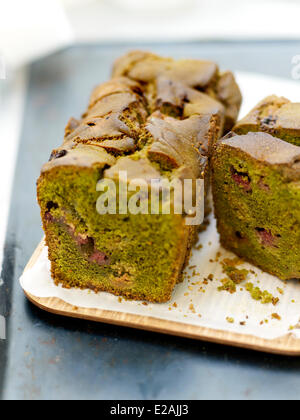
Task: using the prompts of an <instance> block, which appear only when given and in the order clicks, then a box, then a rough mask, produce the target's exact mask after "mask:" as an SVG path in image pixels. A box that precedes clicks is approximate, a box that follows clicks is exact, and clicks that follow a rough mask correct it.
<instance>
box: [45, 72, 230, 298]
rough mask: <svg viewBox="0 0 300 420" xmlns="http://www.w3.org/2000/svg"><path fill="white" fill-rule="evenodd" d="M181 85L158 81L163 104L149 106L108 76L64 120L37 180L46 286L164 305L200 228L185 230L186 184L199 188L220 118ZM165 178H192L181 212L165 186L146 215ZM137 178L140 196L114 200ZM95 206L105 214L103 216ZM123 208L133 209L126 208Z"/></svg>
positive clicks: (132, 86) (143, 86)
mask: <svg viewBox="0 0 300 420" xmlns="http://www.w3.org/2000/svg"><path fill="white" fill-rule="evenodd" d="M210 67H212V70H213V73H215V67H214V66H213V65H210ZM201 69H202V64H199V68H198V71H200V70H201ZM194 75H195V77H196V70H195V71H194ZM200 76H201V75H199V77H200ZM170 77H171V76H170ZM201 77H203V75H202V76H201ZM201 77H200V78H201ZM186 83H187V80H185V79H184V78H183V79H181V78H180V77H179V74H178V75H177V76H176V80H174V81H173V79H169V82H168V83H166V82H165V81H164V82H162V86H161V97H162V98H167V97H168V98H170V100H169V101H168V100H166V101H165V100H164V99H160V100H156V99H155V98H156V92H155V91H154V90H153V85H152V84H151V83H150V82H149V83H147V82H143V83H140V82H139V81H137V80H134V78H128V77H123V76H120V77H116V78H113V79H112V80H111V81H109V82H107V83H105V84H103V85H101V86H98V87H97V88H96V89H95V90H94V92H93V94H92V96H91V100H90V103H89V107H88V109H87V111H86V112H85V113H84V115H83V117H82V119H80V120H76V119H71V120H70V121H69V123H68V125H67V127H66V133H65V139H64V142H63V145H62V146H61V147H59V148H57V149H55V150H54V151H53V153H52V154H51V158H50V161H49V162H48V163H46V164H45V165H44V167H43V169H42V173H41V176H40V178H39V180H38V201H39V204H40V207H41V216H42V220H43V227H44V230H45V234H46V244H47V246H48V250H49V259H50V261H51V272H52V277H53V279H54V281H55V283H56V284H61V285H63V286H64V287H66V288H71V287H78V288H82V289H85V288H88V289H92V290H94V291H96V292H98V291H106V292H111V293H113V294H116V295H119V296H124V297H127V298H132V299H138V300H146V301H150V302H166V301H168V300H169V299H170V297H171V294H172V291H173V289H174V286H175V285H176V283H177V282H179V281H180V280H181V274H182V270H183V267H184V265H185V264H186V263H187V261H188V257H189V254H190V250H191V247H192V245H193V244H194V242H195V240H196V239H197V232H198V230H199V226H198V225H199V223H200V222H199V223H198V225H194V224H191V223H189V219H191V218H193V217H194V213H193V211H194V212H195V208H196V206H194V204H195V203H197V204H198V205H199V206H200V207H201V206H203V199H202V195H201V194H200V193H199V192H197V191H196V189H195V187H194V185H195V182H196V180H201V179H202V180H203V179H204V178H205V181H208V176H207V174H208V172H209V168H208V161H209V157H210V154H211V150H212V148H213V145H214V144H215V143H216V141H217V139H218V138H219V137H220V135H221V134H222V131H223V121H224V120H225V107H224V105H223V104H221V103H220V102H218V101H217V100H216V99H214V98H212V97H211V96H209V95H207V94H204V93H203V92H200V91H198V90H197V89H193V88H192V87H190V86H187V85H186ZM192 85H193V84H192ZM207 89H208V87H207ZM150 91H151V92H152V94H151V98H150V96H149V95H150ZM179 91H182V92H184V94H183V96H182V95H180V94H179ZM154 103H155V104H156V105H157V106H153V104H154ZM175 103H176V106H175ZM167 104H170V106H167ZM166 180H167V181H169V182H171V181H174V182H175V185H178V182H181V183H184V182H185V181H192V184H191V185H192V187H190V188H189V189H188V194H189V198H190V203H191V205H190V206H187V207H185V206H184V207H183V211H182V212H181V213H179V212H177V209H178V207H177V206H178V204H180V203H179V201H182V198H180V197H179V199H178V198H177V196H175V193H174V191H175V189H174V191H173V190H172V192H171V195H170V196H169V199H167V200H164V199H163V198H162V197H161V196H160V195H159V196H158V202H156V204H157V203H158V206H156V207H155V211H153V209H152V207H151V209H150V208H149V206H150V205H149V202H150V201H149V202H148V201H147V199H148V198H152V195H154V196H156V193H157V189H158V191H159V192H160V193H161V192H162V191H164V184H163V182H164V181H166ZM140 181H142V182H143V184H144V186H145V188H146V189H145V190H142V192H141V191H139V190H137V191H135V192H133V191H130V192H128V196H127V198H126V201H125V203H124V200H121V198H120V197H121V195H120V194H121V190H122V191H123V188H124V185H125V187H126V189H127V186H128V185H129V184H130V185H131V186H132V185H135V183H137V184H138V183H139V182H140ZM112 182H113V183H114V185H115V186H116V190H115V192H116V194H117V201H116V202H115V203H114V202H113V200H112V199H113V193H114V191H113V189H112V190H111V191H110V192H108V191H107V190H106V189H102V187H103V186H104V185H107V186H108V185H111V183H112ZM132 183H133V184H132ZM153 184H154V186H156V189H155V188H154V189H153V188H152V186H153ZM181 185H182V184H181ZM150 186H151V188H150ZM196 193H197V195H196ZM137 194H138V198H137ZM156 198H157V197H156ZM134 200H135V201H136V202H134ZM104 203H106V204H107V208H108V209H110V210H113V211H112V212H108V211H107V212H106V209H105V208H104V211H103V204H104ZM132 203H133V204H136V206H135V210H137V211H135V212H134V211H127V206H129V204H132ZM145 203H146V204H145ZM151 203H152V202H151ZM154 203H155V200H154ZM100 204H102V207H101V206H100ZM124 204H125V207H126V209H125V210H124ZM181 204H182V203H181ZM168 205H169V207H170V210H169V211H165V210H167V209H168ZM114 206H115V208H114Z"/></svg>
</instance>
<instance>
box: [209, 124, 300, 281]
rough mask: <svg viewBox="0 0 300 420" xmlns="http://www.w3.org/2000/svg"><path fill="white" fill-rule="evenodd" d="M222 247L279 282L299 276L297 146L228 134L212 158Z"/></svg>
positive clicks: (260, 136) (262, 137)
mask: <svg viewBox="0 0 300 420" xmlns="http://www.w3.org/2000/svg"><path fill="white" fill-rule="evenodd" d="M212 186H213V196H214V205H215V214H216V218H217V225H218V231H219V233H220V237H221V243H222V245H223V246H224V247H225V248H226V249H228V250H230V251H233V252H234V253H236V254H237V255H238V256H239V257H241V258H244V259H246V260H247V261H249V262H251V263H253V264H254V265H256V266H258V267H260V268H261V269H262V270H264V271H266V272H268V273H270V274H273V275H275V276H277V277H279V278H280V279H282V280H289V279H293V278H300V147H298V146H295V145H294V144H291V143H289V142H286V141H283V140H281V139H279V138H277V137H274V136H271V135H270V134H267V133H264V132H257V133H254V132H249V133H248V134H244V135H237V134H236V133H230V134H228V135H227V136H225V137H224V138H223V139H222V140H220V141H219V142H218V145H217V147H216V151H215V154H214V157H213V159H212Z"/></svg>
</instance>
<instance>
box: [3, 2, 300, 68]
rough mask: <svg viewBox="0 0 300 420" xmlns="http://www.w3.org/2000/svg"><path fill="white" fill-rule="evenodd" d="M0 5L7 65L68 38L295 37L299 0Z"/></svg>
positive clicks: (69, 40)
mask: <svg viewBox="0 0 300 420" xmlns="http://www.w3.org/2000/svg"><path fill="white" fill-rule="evenodd" d="M0 11H1V13H0V55H4V57H5V59H6V62H7V64H8V65H9V64H11V65H12V66H18V65H21V64H22V63H26V62H28V61H30V60H32V59H34V58H38V57H40V56H41V55H44V54H48V53H49V52H51V51H52V50H54V49H58V48H61V47H63V46H65V45H68V44H70V43H72V42H119V41H157V42H161V41H189V40H203V39H205V40H207V39H209V40H212V39H221V40H224V39H260V38H262V39H274V38H277V39H287V38H293V39H299V38H300V25H299V22H298V20H299V16H300V2H299V1H298V0H226V1H225V0H9V1H7V0H0Z"/></svg>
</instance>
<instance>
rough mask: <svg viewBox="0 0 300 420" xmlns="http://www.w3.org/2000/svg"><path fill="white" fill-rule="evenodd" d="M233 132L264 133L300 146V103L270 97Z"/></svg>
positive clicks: (238, 124) (237, 125)
mask: <svg viewBox="0 0 300 420" xmlns="http://www.w3.org/2000/svg"><path fill="white" fill-rule="evenodd" d="M233 131H234V132H236V133H237V134H247V133H249V132H250V131H254V132H257V131H262V132H265V133H269V134H272V135H273V136H275V137H278V138H280V139H282V140H285V141H287V142H289V143H292V144H295V145H296V146H300V103H292V102H290V101H289V100H288V99H285V98H279V97H278V96H275V95H273V96H269V97H267V98H265V99H264V100H262V101H261V102H260V103H259V104H258V105H257V106H256V107H255V108H254V109H253V110H252V111H251V112H250V113H249V114H248V115H247V116H246V117H245V118H243V119H242V120H241V121H239V122H238V123H237V124H236V126H235V127H234V129H233Z"/></svg>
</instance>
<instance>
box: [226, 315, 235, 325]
mask: <svg viewBox="0 0 300 420" xmlns="http://www.w3.org/2000/svg"><path fill="white" fill-rule="evenodd" d="M226 321H227V322H228V324H234V318H231V317H229V316H228V317H227V318H226Z"/></svg>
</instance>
